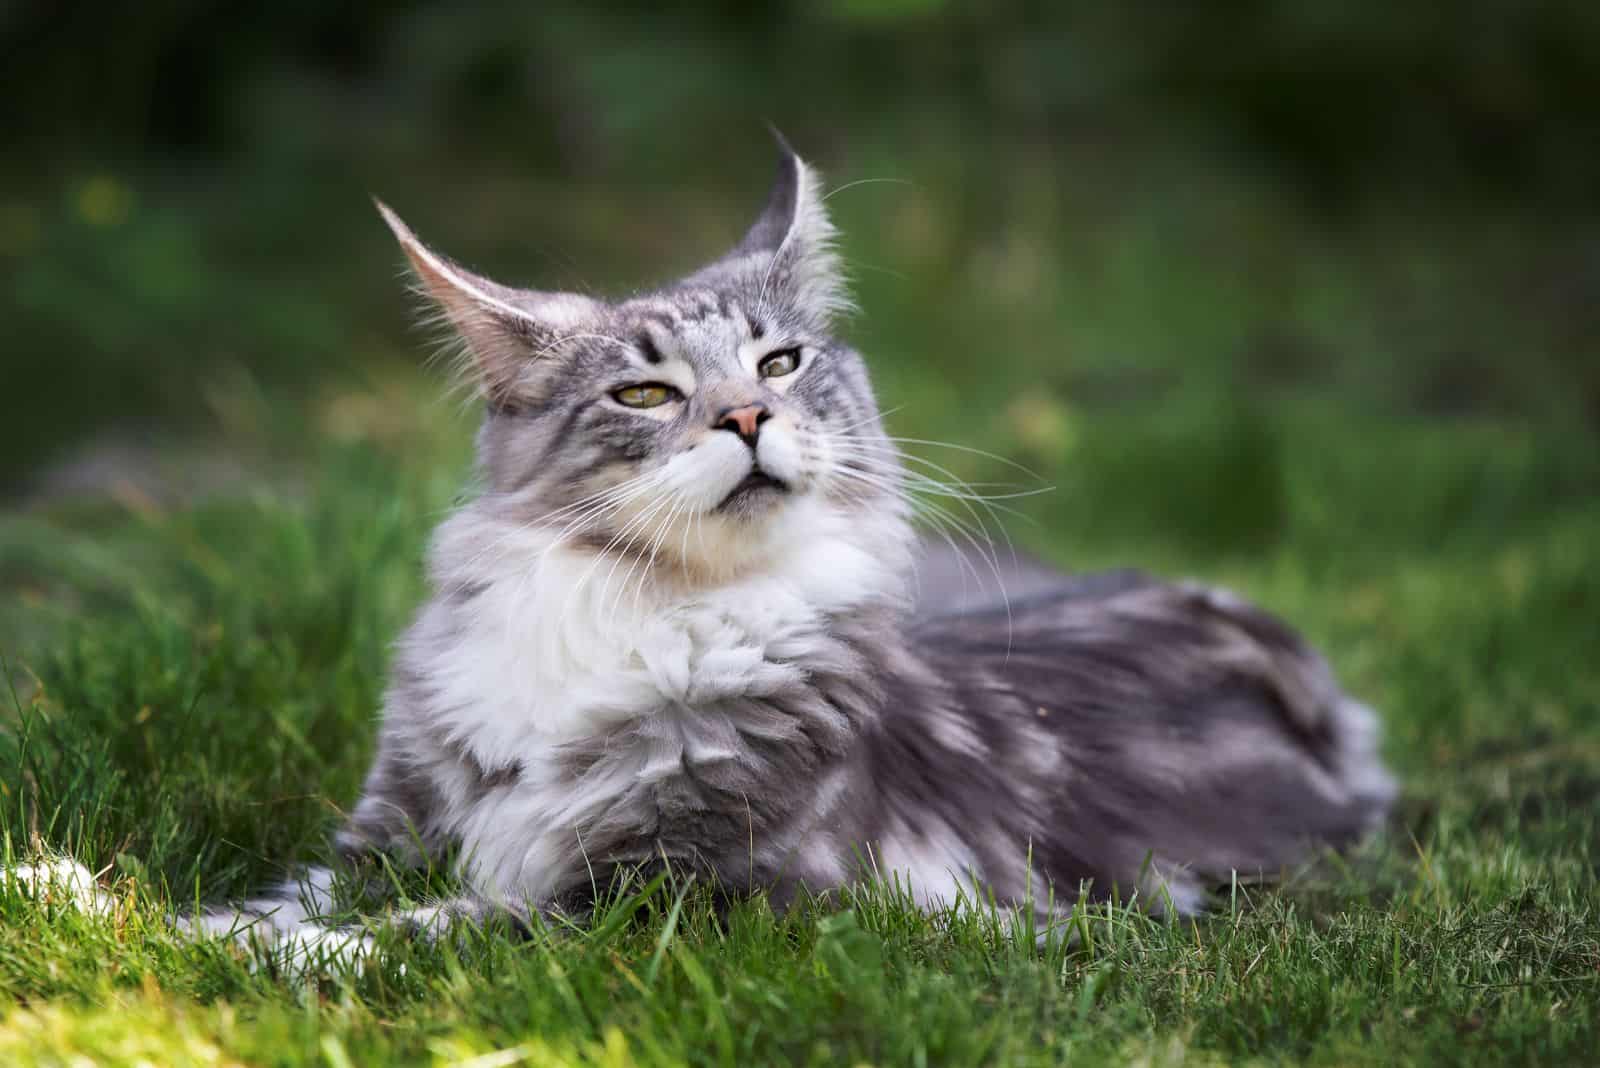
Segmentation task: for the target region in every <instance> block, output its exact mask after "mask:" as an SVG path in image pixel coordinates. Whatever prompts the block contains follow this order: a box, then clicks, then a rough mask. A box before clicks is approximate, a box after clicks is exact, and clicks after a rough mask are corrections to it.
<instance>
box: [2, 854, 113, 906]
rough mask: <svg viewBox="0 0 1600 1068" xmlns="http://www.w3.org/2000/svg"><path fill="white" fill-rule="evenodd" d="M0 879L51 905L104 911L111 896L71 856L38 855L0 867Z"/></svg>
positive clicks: (15, 888)
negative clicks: (37, 858) (45, 856)
mask: <svg viewBox="0 0 1600 1068" xmlns="http://www.w3.org/2000/svg"><path fill="white" fill-rule="evenodd" d="M0 883H3V884H4V885H6V886H7V887H9V888H11V889H13V890H15V891H16V892H18V893H22V894H26V895H27V896H29V897H31V898H33V899H35V900H37V901H43V902H47V903H49V904H52V905H66V906H68V907H70V908H75V909H80V910H82V911H84V912H92V913H97V914H100V915H104V914H106V913H108V912H110V911H111V909H112V907H113V906H114V905H115V903H116V901H115V899H114V898H113V897H112V896H111V895H110V894H109V893H107V892H106V891H104V890H102V889H100V884H99V883H97V882H95V881H94V873H92V872H91V871H90V870H89V869H88V868H85V867H84V866H83V865H82V864H79V863H78V862H77V861H75V860H73V859H72V858H71V857H55V858H42V859H40V860H38V861H36V862H34V863H32V864H16V865H13V866H12V867H9V868H0Z"/></svg>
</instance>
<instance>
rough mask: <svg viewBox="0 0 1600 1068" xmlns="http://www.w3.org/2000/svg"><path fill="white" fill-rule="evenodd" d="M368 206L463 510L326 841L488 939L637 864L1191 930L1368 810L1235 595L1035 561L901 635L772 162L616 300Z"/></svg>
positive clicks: (869, 435) (1362, 721) (1337, 736)
mask: <svg viewBox="0 0 1600 1068" xmlns="http://www.w3.org/2000/svg"><path fill="white" fill-rule="evenodd" d="M385 214H386V216H387V217H388V218H389V219H390V222H391V225H393V226H394V227H395V229H396V233H397V234H398V235H399V237H400V239H401V242H402V244H403V245H404V246H405V248H406V250H407V253H408V254H409V255H410V257H411V259H412V263H413V265H414V267H415V268H416V270H417V273H418V275H419V277H420V278H421V279H422V281H423V283H424V284H425V286H426V287H427V289H428V291H429V292H430V293H431V295H432V296H433V297H434V298H435V299H436V300H437V301H438V302H439V303H440V305H441V306H442V307H443V309H444V312H445V314H446V316H447V317H448V319H449V320H450V322H451V323H452V325H453V326H454V327H455V328H456V329H457V330H458V331H459V332H460V333H461V335H462V336H463V337H464V339H465V341H466V342H467V345H468V348H469V351H470V352H471V354H472V356H473V358H474V361H475V364H476V368H477V374H478V376H479V381H480V383H481V385H482V389H483V392H484V394H485V397H486V399H487V402H488V403H487V410H488V414H487V416H486V420H485V426H484V430H483V432H482V434H481V435H480V440H479V450H480V459H481V466H482V469H483V472H484V477H485V479H486V482H487V489H486V491H485V492H484V493H483V494H482V495H481V496H479V497H478V498H477V499H475V500H474V501H472V502H470V503H468V504H467V505H465V506H464V507H463V508H462V509H461V510H460V511H459V512H458V513H457V514H456V515H454V516H453V517H452V518H450V519H449V520H447V521H446V522H445V523H444V524H443V525H442V526H441V527H440V529H439V531H438V533H437V535H436V537H435V541H434V545H433V550H432V555H431V577H432V580H433V585H434V588H435V591H436V592H435V595H434V596H433V598H432V599H431V600H430V601H429V602H428V603H427V604H426V605H425V606H424V607H423V609H422V611H421V613H420V615H419V617H418V619H417V620H416V622H415V623H414V624H413V625H412V627H411V628H410V630H409V631H408V632H407V633H406V635H405V637H404V638H403V639H402V640H401V642H400V645H399V649H398V652H397V657H396V662H395V668H394V675H393V680H392V684H391V688H390V691H389V695H388V698H387V701H386V705H385V709H384V715H383V723H382V728H381V733H380V738H379V747H378V755H377V758H376V760H375V762H374V765H373V768H372V771H371V773H370V775H369V777H368V780H367V783H366V787H365V790H364V793H363V796H362V798H361V800H360V802H359V803H358V805H357V806H356V808H355V810H354V812H353V814H352V816H351V818H350V820H349V822H348V824H347V826H346V827H345V828H344V830H343V831H342V832H341V834H340V838H339V842H340V845H341V846H342V847H343V848H344V849H345V850H347V851H349V852H352V853H355V854H360V853H364V852H367V851H370V850H382V851H386V852H388V853H391V854H394V855H398V856H401V857H409V858H411V859H413V860H416V859H420V858H421V856H423V855H425V856H428V857H434V856H445V855H451V856H455V857H457V858H459V859H458V863H459V865H460V868H461V873H462V875H463V877H464V880H465V882H466V883H467V884H468V885H469V886H470V887H471V889H472V895H471V896H470V898H469V899H467V900H464V901H463V902H462V903H460V904H459V905H458V906H457V907H460V908H467V909H469V910H471V911H473V912H474V913H475V914H476V913H478V912H480V911H481V910H483V909H486V908H497V909H507V910H510V911H511V912H513V913H516V912H519V911H520V910H522V909H524V908H527V907H533V908H538V907H540V906H542V905H546V904H550V903H556V902H562V901H566V900H570V899H573V898H581V897H583V896H584V895H585V894H587V893H589V892H591V891H592V890H593V889H594V888H596V887H599V888H604V887H605V886H606V885H607V883H608V880H609V876H610V875H611V873H612V872H613V871H615V870H616V869H618V868H620V867H631V866H635V865H650V864H654V863H658V862H665V863H668V864H671V865H672V866H674V867H675V868H678V869H680V870H684V871H695V872H702V873H705V874H708V875H711V876H714V877H715V879H716V881H717V882H718V883H719V884H720V885H721V886H722V887H724V888H726V889H732V890H744V889H752V890H753V889H767V890H770V891H772V892H773V894H774V896H775V898H776V899H778V900H780V901H781V900H784V899H787V898H788V897H790V896H791V895H792V894H793V893H794V892H795V891H796V890H797V889H799V888H800V887H807V888H810V889H812V890H818V891H820V890H827V889H830V888H834V887H838V886H840V885H843V884H845V883H847V882H849V881H851V880H854V879H858V878H861V877H863V876H869V875H874V874H875V875H878V876H881V877H884V878H893V879H896V880H898V881H899V882H900V883H901V884H902V885H903V886H905V887H908V888H909V890H910V892H911V894H912V895H913V896H914V897H915V898H916V900H918V901H919V902H922V903H924V904H925V905H928V906H930V907H933V906H937V905H939V904H948V903H951V902H953V901H954V900H955V898H956V896H957V894H958V892H959V891H960V890H961V889H963V888H965V889H966V890H967V891H968V892H969V893H971V892H972V891H973V889H974V887H981V888H982V890H981V891H980V892H984V893H986V892H990V891H992V892H993V894H994V895H995V897H996V898H997V899H999V900H1000V901H1002V902H1009V903H1017V904H1021V903H1023V902H1033V904H1034V907H1035V908H1037V909H1040V910H1044V909H1045V908H1046V907H1047V902H1049V901H1050V900H1051V899H1052V897H1053V898H1054V899H1055V900H1056V901H1058V902H1063V903H1065V904H1070V903H1071V902H1073V901H1075V900H1077V898H1078V895H1079V890H1080V886H1082V885H1085V884H1087V885H1088V886H1089V887H1090V892H1091V894H1092V895H1094V896H1101V895H1105V894H1108V893H1110V892H1112V891H1113V889H1114V888H1117V889H1120V891H1121V892H1122V893H1124V894H1131V893H1134V892H1138V893H1139V894H1141V895H1142V896H1143V897H1144V898H1145V899H1146V900H1147V901H1150V902H1152V904H1154V905H1155V906H1156V907H1162V906H1164V905H1165V904H1167V903H1169V902H1170V904H1172V905H1173V906H1175V907H1177V908H1178V909H1180V910H1183V911H1192V910H1195V909H1197V908H1200V907H1202V905H1203V902H1204V898H1205V892H1206V890H1207V889H1208V888H1209V887H1210V886H1212V885H1215V884H1216V883H1219V882H1223V881H1226V880H1227V879H1228V878H1229V877H1230V873H1232V872H1239V873H1241V874H1244V875H1252V876H1253V875H1256V874H1259V873H1270V872H1273V871H1276V870H1278V869H1280V868H1282V867H1283V866H1285V865H1288V864H1292V863H1295V862H1297V861H1299V860H1301V859H1303V858H1304V857H1306V856H1307V855H1308V853H1309V851H1311V850H1314V849H1316V848H1319V847H1322V846H1325V845H1339V844H1343V843H1346V842H1349V841H1350V840H1352V839H1353V838H1355V837H1356V836H1358V835H1359V834H1360V833H1361V832H1362V831H1363V830H1365V829H1367V828H1369V827H1370V826H1372V825H1373V823H1374V822H1375V821H1376V820H1377V819H1378V818H1379V817H1380V816H1381V815H1382V813H1383V811H1384V810H1385V808H1386V806H1387V804H1388V802H1389V800H1390V798H1391V796H1392V793H1393V787H1392V784H1391V782H1390V780H1389V778H1388V776H1387V775H1386V774H1385V773H1384V771H1383V769H1382V767H1381V765H1380V764H1379V761H1378V758H1377V755H1376V752H1375V748H1374V742H1375V739H1374V729H1375V725H1374V723H1373V720H1372V717H1371V716H1370V714H1369V713H1368V712H1367V711H1366V710H1365V709H1364V708H1363V707H1362V706H1360V705H1358V704H1356V703H1355V702H1353V701H1351V700H1350V699H1348V698H1346V697H1345V696H1344V695H1343V694H1341V693H1340V691H1339V690H1338V688H1337V686H1336V685H1335V684H1334V682H1333V680H1332V677H1331V676H1330V674H1329V672H1328V670H1327V668H1326V666H1325V665H1324V664H1323V662H1322V661H1321V659H1320V658H1318V657H1317V656H1316V655H1315V654H1314V653H1312V652H1311V651H1309V650H1308V649H1307V648H1306V647H1305V646H1304V645H1303V644H1302V643H1301V642H1300V641H1299V639H1298V638H1297V637H1295V635H1294V634H1293V633H1292V632H1290V631H1289V630H1288V629H1287V628H1286V627H1284V626H1283V625H1282V624H1281V623H1278V622H1277V621H1275V620H1273V619H1271V618H1270V617H1268V616H1266V615H1265V614H1263V613H1261V612H1260V611H1258V610H1256V609H1253V608H1250V607H1248V606H1246V605H1244V604H1242V603H1240V602H1239V601H1237V600H1236V599H1234V598H1232V597H1231V596H1229V595H1227V594H1225V593H1220V592H1216V591H1208V590H1204V589H1200V588H1196V587H1190V586H1174V585H1163V584H1159V583H1155V582H1151V581H1149V580H1146V579H1143V578H1141V577H1139V576H1136V575H1132V574H1118V575H1111V576H1099V577H1094V578H1091V579H1087V580H1076V581H1074V580H1067V579H1063V578H1058V577H1054V576H1051V575H1049V574H1048V573H1047V572H1046V571H1045V570H1044V569H1042V568H1038V567H1034V566H1032V565H1028V567H1027V568H1026V569H1025V579H1026V582H1025V585H1026V587H1027V589H1026V591H1025V592H1026V595H1024V591H1023V590H1020V589H1010V590H1008V591H1007V592H1009V593H1010V594H1011V597H1012V600H1011V601H1010V603H1009V604H1003V605H992V604H991V605H990V606H989V607H978V608H974V609H973V610H970V611H964V612H944V613H940V612H938V611H937V610H936V609H937V607H939V606H935V607H934V608H930V607H928V606H927V602H926V599H927V596H928V593H927V592H926V591H925V592H924V601H923V603H922V604H921V605H919V606H918V607H916V608H915V609H914V608H913V600H914V597H915V596H916V593H917V590H916V581H915V576H916V574H917V560H918V555H919V552H920V550H919V549H918V546H917V543H916V539H915V537H914V535H913V532H912V528H911V526H910V523H909V518H908V517H909V508H908V505H907V501H906V497H905V492H904V488H903V476H902V474H901V469H900V465H899V461H898V457H897V455H896V453H895V450H894V447H893V445H892V444H891V442H890V441H889V439H888V438H886V437H885V436H884V433H883V430H882V427H881V423H880V421H879V418H878V413H877V409H876V406H875V403H874V401H873V398H872V394H871V391H870V387H869V386H868V384H867V379H866V374H865V369H864V367H863V365H862V363H861V361H860V359H859V357H858V356H856V354H855V353H854V352H852V351H851V350H849V349H848V348H847V347H845V346H844V345H842V344H841V343H839V342H838V341H837V340H835V339H834V338H833V337H832V335H831V333H830V329H829V328H830V321H831V318H832V316H833V315H834V314H835V313H836V312H837V311H838V310H839V308H840V307H841V306H842V303H843V301H842V291H841V289H840V287H839V286H840V284H839V281H838V273H837V264H836V262H835V261H834V258H833V256H832V254H831V252H830V251H829V242H830V238H831V236H832V231H831V228H830V227H829V226H828V223H827V220H826V219H825V217H824V216H823V215H822V212H821V201H820V197H819V195H818V190H817V188H816V185H815V180H814V177H813V175H812V174H811V173H810V172H809V171H808V170H807V168H806V167H805V166H804V164H802V163H801V162H800V160H799V159H798V158H797V157H794V156H793V155H792V154H791V153H788V152H787V151H786V152H785V157H784V160H783V163H782V166H781V168H780V180H779V182H778V185H777V187H776V188H775V190H774V191H773V194H772V198H771V201H770V202H769V204H768V207H767V209H766V211H765V213H764V214H763V215H762V217H761V219H760V220H759V221H758V222H757V223H756V225H755V226H754V227H753V228H752V229H751V231H750V233H749V234H748V235H747V236H746V238H745V240H744V241H743V242H742V243H741V244H740V246H739V247H738V248H737V249H735V251H734V252H733V253H732V254H730V255H729V256H728V257H727V258H725V259H724V260H722V261H719V262H718V263H716V264H714V265H712V266H711V267H709V268H706V269H705V270H703V271H701V272H699V273H698V274H696V275H693V276H691V277H690V278H689V279H687V280H686V281H685V282H683V283H679V284H678V285H676V286H673V287H670V288H668V289H665V290H662V291H659V292H657V293H653V294H647V295H645V296H642V297H637V298H634V299H632V300H629V301H627V302H624V303H621V304H611V305H606V304H601V303H600V302H598V301H595V300H591V299H589V298H586V297H576V296H567V295H549V294H538V293H531V292H527V291H519V290H511V289H507V288H504V287H500V286H497V285H495V284H494V283H491V282H488V281H487V280H484V279H480V278H476V277H475V276H472V275H470V274H468V273H467V272H465V271H464V270H462V269H461V268H459V267H457V266H456V265H454V264H451V263H449V262H448V261H446V260H443V259H442V258H440V257H438V256H436V255H434V254H433V253H431V252H429V251H428V250H427V249H425V248H424V247H423V246H421V245H420V244H419V243H418V242H417V241H416V239H415V238H414V237H413V236H412V235H411V234H410V232H409V231H408V230H406V229H405V228H404V227H403V226H402V225H401V224H400V223H399V222H398V220H396V219H394V218H393V217H392V216H390V215H388V213H387V212H385ZM944 574H945V578H946V579H948V575H949V570H948V567H946V569H945V572H944ZM941 581H942V580H941ZM932 596H934V597H936V598H938V599H940V601H941V604H950V603H953V602H954V598H952V597H950V596H949V594H948V593H940V592H938V591H934V592H933V594H932ZM312 897H313V898H314V897H315V895H312ZM302 904H303V905H304V907H303V908H302V907H299V906H296V907H280V908H279V909H278V911H277V912H274V911H273V909H274V906H273V905H272V902H271V901H266V902H260V903H256V904H255V906H254V907H253V908H251V909H248V910H247V912H249V913H250V914H251V915H256V916H261V917H264V920H263V922H264V924H265V925H266V926H267V927H268V928H276V929H285V928H287V927H289V926H291V925H293V924H294V923H297V922H299V921H300V920H301V919H303V918H304V917H305V914H306V912H307V911H315V905H316V902H315V901H314V900H309V901H307V902H303V903H302ZM280 905H281V901H280ZM223 915H231V914H218V916H217V917H216V918H215V922H213V923H212V924H211V926H214V927H215V926H221V925H222V923H221V917H222V916H223Z"/></svg>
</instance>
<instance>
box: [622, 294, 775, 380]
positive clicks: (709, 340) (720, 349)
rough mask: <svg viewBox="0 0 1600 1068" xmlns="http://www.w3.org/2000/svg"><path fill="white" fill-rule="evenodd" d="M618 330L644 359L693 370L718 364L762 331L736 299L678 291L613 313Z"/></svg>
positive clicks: (639, 300)
mask: <svg viewBox="0 0 1600 1068" xmlns="http://www.w3.org/2000/svg"><path fill="white" fill-rule="evenodd" d="M616 315H617V319H618V323H619V325H620V327H621V329H622V330H623V331H624V332H625V334H627V335H628V336H630V338H631V339H632V340H633V341H634V342H635V344H636V345H637V346H638V347H639V348H641V349H643V350H644V351H645V352H646V353H652V350H654V353H659V354H660V355H661V356H663V357H666V358H672V357H676V358H680V359H683V360H686V361H688V362H690V363H692V364H696V365H705V364H707V363H721V362H723V361H725V360H727V359H729V358H731V357H733V355H734V353H735V350H736V349H737V348H738V346H739V345H741V344H743V343H744V342H746V341H748V340H751V339H752V338H754V337H756V336H758V335H759V334H760V333H761V332H762V330H761V328H760V327H759V326H757V325H756V324H755V321H754V320H752V318H751V316H750V314H749V313H748V312H747V310H746V309H745V307H744V302H743V301H741V300H740V299H739V298H738V297H735V296H732V295H730V294H728V293H725V292H719V291H717V290H711V289H687V288H686V289H677V290H671V291H669V292H666V293H661V294H655V295H651V296H648V297H639V298H635V299H634V300H630V301H628V302H626V303H624V304H621V305H619V306H618V307H617V309H616Z"/></svg>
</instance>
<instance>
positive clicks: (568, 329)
mask: <svg viewBox="0 0 1600 1068" xmlns="http://www.w3.org/2000/svg"><path fill="white" fill-rule="evenodd" d="M374 203H375V204H377V207H378V213H379V214H380V215H382V216H383V221H384V222H386V223H388V224H389V229H390V230H392V231H394V236H395V238H396V240H398V241H399V242H400V247H401V248H402V249H403V250H405V254H406V258H407V259H408V260H410V261H411V270H412V272H413V273H414V274H415V275H416V278H417V282H418V283H419V288H420V289H421V291H422V292H423V293H425V294H426V295H427V296H428V297H429V298H430V299H431V300H432V301H433V302H434V303H435V304H437V305H438V307H439V310H440V312H441V313H442V314H443V317H444V320H445V321H446V322H448V323H449V324H450V326H451V328H452V329H453V330H454V331H455V332H456V334H457V335H459V336H460V338H461V340H462V342H463V343H464V344H465V345H466V348H467V351H468V353H469V354H470V355H471V362H472V366H473V369H474V372H475V373H474V378H475V379H476V381H477V384H478V388H479V391H480V392H481V393H482V394H483V396H484V397H485V399H486V400H488V402H489V403H490V404H491V405H494V406H502V405H506V404H512V403H515V402H516V401H517V400H518V399H537V395H538V393H539V392H540V391H539V390H538V389H537V386H536V379H537V377H538V376H537V374H536V373H535V369H536V365H537V363H538V360H539V359H540V358H541V357H544V356H548V355H549V354H550V352H551V350H553V349H554V348H555V347H557V346H558V345H559V344H560V343H561V341H562V339H564V338H567V337H570V336H572V335H573V334H581V333H582V332H583V331H584V330H585V327H586V325H587V324H591V323H593V322H595V320H596V319H597V318H598V313H599V310H600V306H599V305H598V304H597V303H596V302H595V301H593V300H591V299H590V298H588V297H584V296H580V295H578V294H573V293H543V292H539V291H537V290H531V289H513V288H512V287H510V286H503V285H501V284H500V283H498V282H492V281H490V280H489V279H487V278H483V277H481V276H479V275H476V274H473V273H472V272H471V271H468V270H467V269H466V268H464V267H462V266H461V265H460V264H457V263H454V262H452V261H451V260H448V259H446V258H445V257H443V256H441V255H439V254H438V253H437V252H434V251H433V250H432V249H430V248H428V247H427V246H426V245H424V244H423V243H422V242H421V241H419V240H418V239H417V235H416V234H414V233H412V232H411V228H410V227H408V226H407V225H406V224H405V223H404V222H402V221H401V220H400V216H398V215H396V214H395V213H394V212H393V211H391V210H390V209H389V206H388V205H387V204H385V203H383V202H382V201H381V200H375V201H374ZM530 391H531V395H530Z"/></svg>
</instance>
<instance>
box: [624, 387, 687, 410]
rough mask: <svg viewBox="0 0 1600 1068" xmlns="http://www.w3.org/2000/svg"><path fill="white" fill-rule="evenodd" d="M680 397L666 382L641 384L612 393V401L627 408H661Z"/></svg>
mask: <svg viewBox="0 0 1600 1068" xmlns="http://www.w3.org/2000/svg"><path fill="white" fill-rule="evenodd" d="M680 396H682V394H680V393H679V392H678V391H677V389H675V388H674V387H672V386H669V385H667V384H666V383H664V382H641V383H640V384H639V385H637V386H623V387H622V388H621V389H618V390H614V391H612V394H611V399H612V400H614V401H616V402H617V403H618V404H620V405H622V406H624V407H626V408H659V407H660V406H661V405H663V404H665V403H667V402H668V401H670V400H677V399H678V397H680Z"/></svg>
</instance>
